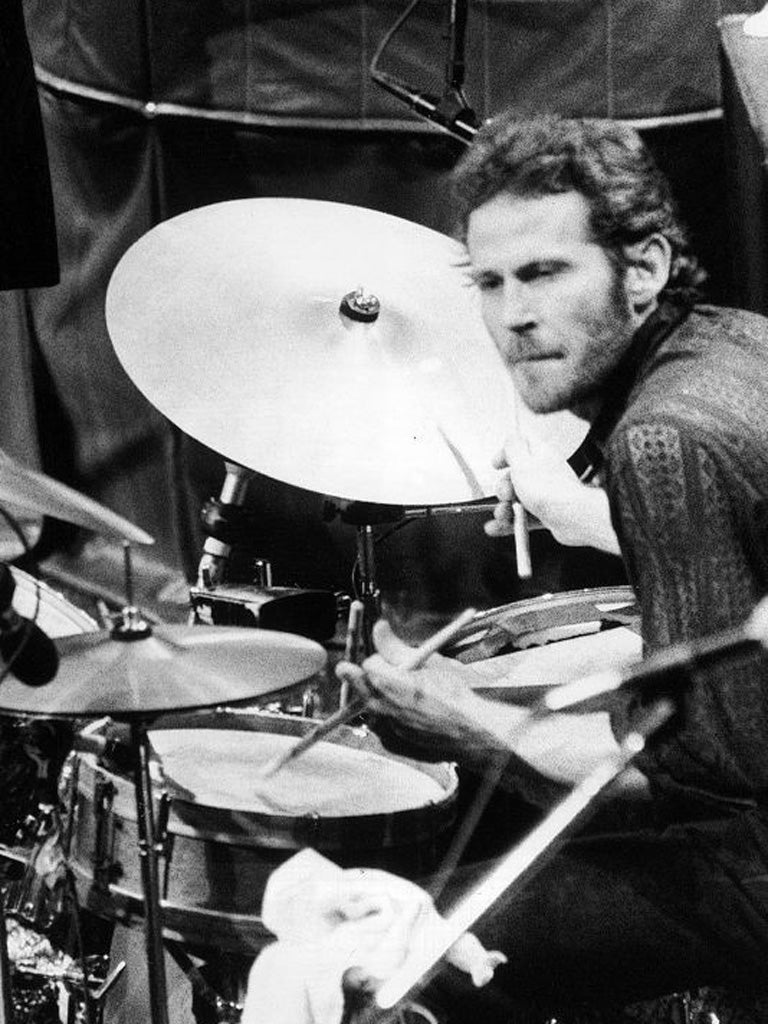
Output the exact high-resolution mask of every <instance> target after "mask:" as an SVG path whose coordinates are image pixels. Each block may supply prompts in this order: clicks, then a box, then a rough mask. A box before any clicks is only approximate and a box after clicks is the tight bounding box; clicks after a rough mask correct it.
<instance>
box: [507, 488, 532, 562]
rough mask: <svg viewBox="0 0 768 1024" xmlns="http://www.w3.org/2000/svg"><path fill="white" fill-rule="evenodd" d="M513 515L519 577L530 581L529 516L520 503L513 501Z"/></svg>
mask: <svg viewBox="0 0 768 1024" xmlns="http://www.w3.org/2000/svg"><path fill="white" fill-rule="evenodd" d="M512 515H513V527H514V534H515V561H516V563H517V575H518V578H519V579H521V580H528V579H530V578H531V576H533V566H532V565H531V547H530V543H529V537H528V514H527V513H526V511H525V509H524V508H523V506H522V504H521V503H520V502H519V501H513V502H512Z"/></svg>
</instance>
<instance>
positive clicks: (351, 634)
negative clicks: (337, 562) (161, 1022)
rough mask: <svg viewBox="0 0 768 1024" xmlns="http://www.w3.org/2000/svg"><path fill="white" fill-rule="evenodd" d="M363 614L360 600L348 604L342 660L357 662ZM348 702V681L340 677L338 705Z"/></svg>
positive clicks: (363, 608) (362, 605)
mask: <svg viewBox="0 0 768 1024" xmlns="http://www.w3.org/2000/svg"><path fill="white" fill-rule="evenodd" d="M364 616H365V605H364V604H363V602H362V601H358V600H355V601H352V602H350V605H349V617H348V619H347V637H346V641H345V643H344V661H350V662H352V664H355V665H356V664H357V656H358V652H359V650H360V640H361V638H362V634H363V618H364ZM348 703H349V683H348V682H347V680H346V679H342V681H341V687H340V689H339V707H342V708H345V707H346V706H347V704H348Z"/></svg>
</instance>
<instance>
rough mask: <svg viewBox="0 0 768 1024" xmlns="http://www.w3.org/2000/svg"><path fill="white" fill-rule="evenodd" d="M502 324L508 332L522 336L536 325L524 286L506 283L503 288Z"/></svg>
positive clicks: (528, 295)
mask: <svg viewBox="0 0 768 1024" xmlns="http://www.w3.org/2000/svg"><path fill="white" fill-rule="evenodd" d="M503 315H504V324H505V326H506V328H507V330H509V331H514V332H515V333H517V334H523V333H525V332H526V331H529V330H531V328H532V327H535V325H536V316H535V313H534V310H533V307H532V303H531V297H530V294H529V292H528V289H527V288H526V287H525V285H523V284H520V283H519V282H508V283H507V284H506V285H505V287H504V314H503Z"/></svg>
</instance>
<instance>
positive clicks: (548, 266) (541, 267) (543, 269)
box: [517, 261, 563, 282]
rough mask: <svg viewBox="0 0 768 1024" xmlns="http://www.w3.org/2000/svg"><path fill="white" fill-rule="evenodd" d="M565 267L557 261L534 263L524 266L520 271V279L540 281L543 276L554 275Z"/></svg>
mask: <svg viewBox="0 0 768 1024" xmlns="http://www.w3.org/2000/svg"><path fill="white" fill-rule="evenodd" d="M562 269H563V264H562V263H558V262H555V261H548V262H546V263H532V264H531V265H530V266H528V267H524V268H523V269H522V270H521V271H520V272H519V273H518V275H517V276H518V279H519V280H520V281H523V282H529V281H538V280H540V279H542V278H547V277H554V276H555V275H556V274H558V273H559V272H560V271H561V270H562Z"/></svg>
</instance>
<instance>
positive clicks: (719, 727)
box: [343, 114, 768, 1021]
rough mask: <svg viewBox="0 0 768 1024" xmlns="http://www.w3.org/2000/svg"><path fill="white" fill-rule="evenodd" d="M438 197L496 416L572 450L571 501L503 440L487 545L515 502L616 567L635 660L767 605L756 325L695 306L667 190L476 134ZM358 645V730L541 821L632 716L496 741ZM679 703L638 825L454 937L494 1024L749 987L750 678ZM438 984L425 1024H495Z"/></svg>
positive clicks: (656, 179)
mask: <svg viewBox="0 0 768 1024" xmlns="http://www.w3.org/2000/svg"><path fill="white" fill-rule="evenodd" d="M455 187H456V194H457V197H458V203H459V211H460V225H461V231H462V236H463V238H464V240H465V242H466V247H467V251H468V254H469V263H470V272H471V278H472V281H473V282H474V285H475V287H476V288H477V289H478V291H479V293H480V299H481V305H482V311H483V316H484V319H485V323H486V326H487V328H488V330H489V332H490V333H491V335H492V337H493V339H494V341H495V343H496V345H497V347H498V350H499V352H500V353H501V355H502V357H503V359H504V362H505V364H506V367H507V370H508V372H509V373H510V375H511V377H512V379H513V381H514V383H515V384H516V386H517V388H518V389H519V392H520V394H521V395H522V397H523V399H524V400H525V401H526V402H527V404H528V405H529V406H530V407H531V408H532V409H534V410H536V411H538V412H542V413H545V412H551V411H554V410H562V409H570V410H572V411H573V412H574V413H576V414H577V415H578V416H579V417H582V418H583V419H584V420H586V421H588V422H589V424H590V433H589V435H588V442H589V447H588V450H590V449H591V460H590V461H591V469H590V470H588V471H587V472H586V474H585V476H586V477H590V474H591V479H590V480H589V482H581V481H580V480H579V479H577V478H576V476H575V475H574V474H573V473H572V471H571V469H570V468H569V467H568V466H566V465H565V464H562V465H561V464H560V463H559V462H558V460H557V459H556V458H555V457H554V456H553V455H552V454H551V453H548V452H546V451H544V450H543V449H542V447H541V446H540V445H539V444H538V443H534V442H533V441H532V440H531V439H530V438H527V437H523V436H514V437H511V438H510V439H509V442H508V443H507V444H506V446H505V449H504V451H503V452H502V453H501V455H500V456H499V458H498V466H499V468H500V469H502V471H503V477H502V485H501V489H500V502H499V505H498V508H497V509H496V512H495V516H494V519H493V521H492V522H491V523H490V524H488V527H487V528H488V532H489V533H491V534H496V535H499V534H504V533H505V532H507V530H509V529H510V528H511V525H510V519H511V506H512V502H513V501H514V500H519V501H520V502H522V503H523V504H524V505H525V506H527V508H528V509H529V510H531V511H532V512H533V513H535V514H536V516H538V517H539V518H540V519H541V520H542V521H543V523H544V524H545V525H546V526H548V527H549V528H550V529H551V530H552V532H553V533H554V535H555V536H556V537H558V538H559V539H560V540H562V541H563V542H564V543H568V544H583V543H588V544H592V545H594V546H597V547H601V548H604V549H605V550H618V551H620V553H621V555H622V556H623V559H624V562H625V565H626V569H627V572H628V574H629V577H630V580H631V582H632V584H633V585H634V587H635V589H636V591H637V596H638V600H639V602H640V606H641V611H642V631H643V640H644V643H645V646H646V649H647V651H648V652H652V651H654V650H656V649H659V648H662V647H664V646H665V645H667V644H669V643H670V642H673V641H679V640H684V639H689V638H695V637H700V636H705V635H708V634H711V633H714V632H716V631H718V630H720V629H723V628H725V627H729V626H733V625H735V624H740V623H742V622H743V621H744V620H745V619H746V618H747V617H748V615H749V613H750V612H751V610H752V609H753V607H754V605H755V603H756V602H757V600H758V599H759V598H760V597H761V595H762V594H763V593H764V592H765V590H766V582H767V581H768V533H767V532H766V528H767V526H768V519H766V513H767V512H768V320H766V319H764V318H762V317H760V316H758V315H755V314H752V313H746V312H740V311H736V310H729V309H721V308H714V307H712V306H709V305H702V304H700V296H699V289H700V287H701V285H702V283H703V280H704V273H703V271H702V269H701V268H700V266H699V265H698V263H697V260H696V258H695V256H694V255H693V254H692V252H691V250H690V248H689V243H688V240H687V237H686V234H685V231H684V230H683V227H682V226H681V224H680V221H679V219H678V216H677V214H676V211H675V208H674V205H673V201H672V198H671V196H670V191H669V188H668V185H667V183H666V181H665V180H664V179H663V178H662V176H661V175H660V173H659V172H658V170H657V169H656V168H655V166H654V164H653V162H652V160H651V158H650V157H649V155H648V153H647V151H646V150H645V148H644V146H643V144H642V143H641V141H640V140H639V138H638V137H637V135H636V134H635V133H634V132H633V130H631V129H630V128H628V127H626V126H622V125H620V124H617V123H613V122H600V121H586V120H585V121H577V120H566V119H560V118H558V117H555V116H544V117H540V118H534V119H531V120H518V119H516V118H515V117H513V116H512V115H509V114H508V115H504V116H500V117H498V118H496V119H494V120H493V121H491V122H489V123H488V124H486V125H485V126H484V127H483V128H482V129H481V131H480V132H479V133H478V136H477V138H476V141H475V142H474V143H473V145H472V146H471V148H470V149H469V150H468V152H467V154H466V156H465V157H464V158H463V160H462V161H461V162H460V164H459V166H458V168H457V170H456V172H455ZM470 358H471V357H470ZM596 483H599V484H600V485H601V486H595V484H596ZM375 639H376V644H377V648H378V653H377V654H375V655H374V656H373V657H371V658H369V659H368V660H367V661H366V662H365V663H364V666H363V668H364V672H360V671H359V670H358V671H357V673H354V670H353V669H352V668H351V667H349V668H348V669H347V668H344V669H343V671H344V672H345V673H346V676H347V677H348V678H349V677H351V676H353V677H354V680H355V685H356V686H357V687H358V688H359V689H360V690H361V691H362V692H363V693H364V694H365V696H366V697H367V699H368V700H369V702H370V707H371V709H372V710H373V711H374V712H375V713H376V714H377V715H378V716H381V720H382V721H384V722H386V721H387V720H389V722H390V723H396V727H397V729H398V731H399V732H400V733H401V734H403V733H406V734H408V733H410V735H411V736H412V737H413V738H414V740H415V741H417V742H418V744H419V746H420V747H422V748H423V747H424V746H425V745H426V746H429V745H430V744H431V745H432V747H433V749H434V750H435V751H436V752H438V755H439V757H440V758H445V757H451V758H453V759H456V760H457V761H459V762H460V763H464V764H466V765H470V766H475V767H478V766H482V765H483V764H484V763H487V762H488V761H489V760H491V758H492V757H495V756H496V755H498V754H500V753H501V754H504V755H506V756H508V757H509V764H508V767H507V771H506V776H507V780H508V782H509V784H510V785H514V781H515V778H516V776H517V774H518V769H522V768H525V769H526V771H525V773H523V772H522V771H520V777H521V778H522V777H523V774H525V777H526V778H527V779H529V778H530V774H531V773H530V768H531V767H533V769H534V770H535V772H536V777H537V778H539V779H540V780H541V782H542V790H541V792H542V793H544V792H547V793H548V794H549V796H548V797H547V798H548V799H551V786H552V783H553V781H554V782H555V783H556V784H559V785H561V786H563V787H564V789H565V787H567V786H569V785H570V784H572V783H573V782H574V781H576V779H577V778H579V777H581V776H582V775H583V774H584V773H585V772H586V771H588V769H589V768H590V766H592V765H594V764H595V762H596V761H597V760H598V759H599V758H600V757H601V756H602V755H604V754H605V753H607V752H609V751H611V750H615V749H616V737H618V736H621V734H622V730H623V729H624V728H625V727H626V723H627V721H628V720H629V717H630V711H631V710H632V706H633V702H634V703H636V702H637V698H633V697H627V698H626V699H625V700H624V704H625V706H623V707H622V708H621V709H620V710H619V711H615V712H614V713H613V714H612V716H611V717H610V719H609V716H608V714H607V713H598V714H594V713H593V714H590V715H586V714H585V715H577V714H573V715H570V716H563V717H562V719H561V720H560V721H558V722H556V723H553V722H552V720H551V719H549V720H546V721H545V722H543V723H542V725H541V727H540V728H539V729H538V730H536V731H529V732H524V733H523V734H522V738H521V739H518V740H516V741H514V740H512V739H511V737H512V736H513V735H514V733H515V729H516V726H518V725H519V723H520V721H521V719H522V716H523V711H522V710H521V709H519V708H515V707H513V706H511V705H500V704H496V703H491V702H488V701H486V700H484V699H483V698H481V697H479V696H477V695H476V694H474V693H473V691H472V689H471V684H472V681H473V679H475V675H474V672H473V669H472V668H471V667H470V666H463V665H461V664H458V663H456V662H454V661H449V660H447V659H445V658H442V657H440V656H438V655H436V656H433V657H432V658H431V659H430V660H429V661H428V662H427V664H426V666H425V667H424V668H422V669H420V670H419V671H416V672H412V671H406V670H404V669H400V668H398V664H399V662H401V661H402V659H403V657H404V655H405V653H406V651H407V648H405V646H404V645H403V644H402V643H401V642H400V641H399V640H398V639H397V638H396V637H395V636H394V635H393V633H392V631H391V630H390V629H389V628H388V627H387V626H386V625H385V624H381V623H380V624H378V625H377V628H376V630H375ZM682 683H683V680H681V686H680V694H681V696H680V698H679V709H678V712H679V713H678V715H677V716H676V718H675V719H674V721H673V724H672V725H671V726H669V727H667V728H666V729H665V730H664V731H663V733H660V734H659V735H658V737H656V738H655V741H654V742H653V743H652V744H651V747H650V749H649V750H647V751H646V752H645V753H644V754H642V755H641V756H640V757H638V759H637V761H636V765H637V767H636V769H633V770H635V771H636V772H637V776H638V779H640V780H641V781H642V783H643V784H644V785H645V786H646V788H647V790H648V792H649V793H650V795H651V796H652V798H653V802H652V804H651V807H652V809H653V814H652V816H651V817H652V823H651V824H649V825H648V827H644V828H643V829H638V830H636V831H631V832H626V833H622V834H612V835H598V834H597V832H596V830H594V829H593V830H590V832H589V833H587V834H585V835H583V836H582V837H581V838H578V839H576V840H573V841H572V842H571V843H570V844H569V845H568V846H567V847H565V848H564V849H563V851H562V852H560V853H559V854H557V856H556V857H554V858H553V859H552V860H551V861H549V862H548V864H547V865H546V866H545V867H544V868H543V869H542V870H541V871H540V872H539V874H538V875H537V876H536V877H535V878H534V879H533V881H532V882H530V883H529V884H528V885H527V886H524V887H523V888H522V889H520V890H519V891H518V890H517V889H515V888H514V887H513V890H514V891H513V892H512V893H511V894H510V895H509V896H508V897H506V898H504V899H503V900H502V901H500V902H499V904H497V905H496V906H495V907H493V908H492V909H491V911H490V912H489V913H488V914H487V915H486V916H485V917H484V918H483V919H482V920H481V922H480V924H479V925H478V927H477V928H476V929H475V930H476V931H477V934H478V935H479V937H480V939H481V940H482V941H483V943H484V944H485V945H486V946H487V947H488V948H497V949H500V950H503V951H504V952H505V953H506V954H507V956H508V961H509V962H508V965H507V966H505V967H502V968H500V970H499V971H498V972H497V975H496V979H495V982H494V985H493V986H492V987H493V988H494V989H495V990H496V993H497V994H499V992H500V991H503V992H504V993H506V995H507V996H508V997H509V998H508V1000H507V999H505V1000H503V1006H502V1009H501V1011H500V1016H499V1019H502V1020H505V1021H508V1020H509V1019H514V1020H517V1019H518V1018H517V1017H515V1016H514V1015H513V1014H512V1015H511V1007H512V1006H517V1005H520V1004H523V1005H524V1006H525V1007H526V1010H527V1011H531V1012H532V1014H533V1015H532V1016H531V1017H530V1018H529V1017H528V1016H525V1018H524V1019H526V1020H528V1019H536V1020H544V1019H547V1018H548V1017H550V1016H554V1015H556V1014H557V1015H558V1016H559V1014H560V1013H561V1012H562V1011H563V1009H565V1010H566V1011H568V1010H569V1009H572V1008H573V1007H574V1005H576V1004H579V1003H583V1002H587V1003H590V1004H593V1005H594V1004H603V1003H613V1004H615V1005H619V1006H621V1005H625V1004H627V1003H629V1002H632V1001H634V1000H638V999H645V998H653V997H655V996H659V995H662V994H665V993H670V992H673V991H680V990H684V989H691V988H696V987H698V986H701V985H707V986H717V985H731V986H737V987H738V989H739V991H740V992H742V993H743V992H744V991H745V990H751V989H752V988H754V987H756V986H758V985H760V984H764V982H763V981H762V979H763V978H764V965H765V958H766V953H767V952H768V797H767V796H766V794H768V697H767V696H766V694H767V693H768V690H766V682H765V669H764V668H762V667H761V666H760V665H759V664H757V660H756V659H755V660H753V661H750V662H749V663H748V664H743V665H739V666H738V667H734V665H732V664H724V665H723V666H722V667H720V668H717V669H715V670H712V671H709V672H707V673H703V672H702V673H697V674H696V676H695V678H693V679H691V680H689V681H688V683H687V685H685V686H683V685H682ZM556 747H557V748H559V749H557V750H556ZM563 750H565V753H566V755H567V756H566V757H562V756H556V755H557V754H560V755H561V754H562V753H563ZM544 783H547V785H544ZM527 795H528V796H530V789H529V790H528V794H527ZM547 798H543V799H547ZM458 984H459V983H458V979H455V978H452V977H451V976H450V974H449V973H448V971H446V973H444V974H443V975H442V976H441V978H440V981H439V983H438V984H437V986H436V987H437V988H438V989H439V992H438V994H437V1003H438V1005H439V1004H440V1001H441V997H442V1002H443V1010H445V1009H446V1007H450V1012H446V1014H445V1019H447V1020H450V1021H454V1020H463V1019H465V1017H466V1018H467V1019H469V1018H470V1016H471V1018H472V1019H478V1014H480V1015H481V1017H482V1019H484V1020H492V1019H495V1018H494V1010H492V1009H491V1007H490V1006H484V1005H483V995H482V994H478V993H477V992H476V991H471V992H469V993H468V995H467V999H466V1009H465V1008H464V1007H463V1004H462V1001H461V997H460V996H459V995H458V994H457V992H456V991H451V994H450V996H449V997H446V992H448V991H449V989H451V987H452V986H458ZM510 1015H511V1016H510Z"/></svg>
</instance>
